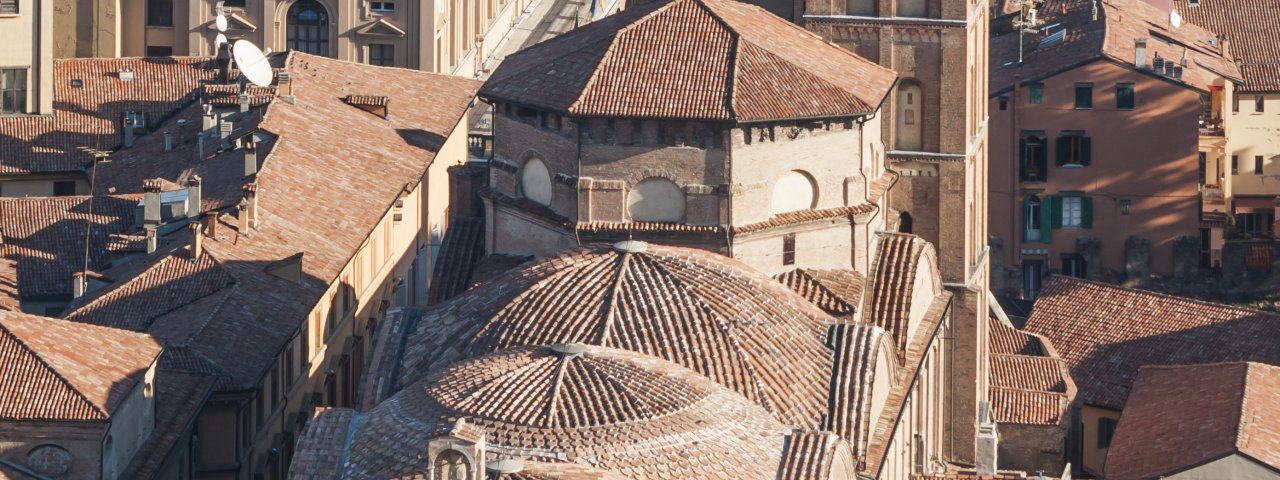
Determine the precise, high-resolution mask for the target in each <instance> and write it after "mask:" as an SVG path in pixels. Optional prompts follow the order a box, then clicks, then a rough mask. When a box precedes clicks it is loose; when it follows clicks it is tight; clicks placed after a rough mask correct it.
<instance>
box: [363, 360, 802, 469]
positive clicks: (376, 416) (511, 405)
mask: <svg viewBox="0 0 1280 480" xmlns="http://www.w3.org/2000/svg"><path fill="white" fill-rule="evenodd" d="M583 348H584V352H582V353H580V354H578V355H576V356H575V355H564V354H559V353H555V352H553V351H552V350H551V349H549V348H547V347H524V348H514V349H509V350H504V351H501V352H498V353H495V354H491V355H486V356H482V357H478V358H474V359H471V360H464V361H462V362H458V363H456V364H454V365H451V366H449V367H448V368H445V369H443V370H440V371H438V372H436V373H435V374H432V375H431V376H430V377H428V378H426V379H424V380H422V381H421V382H418V383H416V384H414V385H412V386H409V387H407V388H405V389H404V390H402V391H400V392H399V393H397V394H396V395H395V396H393V397H391V398H390V399H388V400H387V401H385V402H382V403H381V404H379V405H378V406H377V407H375V408H374V409H372V410H370V411H369V413H368V414H366V416H365V418H363V419H362V421H361V422H360V423H359V427H358V430H357V431H356V433H355V435H354V438H353V440H352V443H351V446H350V449H349V450H348V460H347V462H346V465H345V469H344V475H345V476H348V477H351V478H388V477H394V476H397V475H404V474H407V473H411V472H414V471H416V470H418V469H421V468H422V467H423V466H424V465H423V463H424V460H425V458H426V451H427V445H428V440H429V439H431V438H433V437H436V436H439V435H442V434H445V433H447V432H448V431H449V429H450V428H452V425H454V424H455V423H456V422H457V421H459V420H465V422H466V423H467V424H468V425H474V426H476V427H479V428H480V429H482V430H483V431H484V432H485V435H486V436H485V442H486V443H487V444H488V445H490V446H492V447H491V451H493V452H494V453H499V452H506V453H507V454H508V455H513V456H517V457H520V458H524V459H528V460H533V461H542V462H547V461H565V460H567V461H571V462H575V463H581V464H585V465H590V466H593V467H596V468H600V469H603V470H610V471H613V472H616V473H618V474H620V475H623V476H626V477H629V478H634V479H659V478H688V479H711V478H723V477H724V475H725V474H726V473H727V472H733V473H732V475H733V476H735V477H742V478H773V477H774V476H775V475H776V474H777V471H778V466H779V464H780V463H781V456H782V452H783V441H784V438H785V435H786V434H787V433H788V429H787V427H785V426H783V425H782V424H780V423H778V422H777V421H776V420H774V419H773V416H772V415H769V414H768V413H767V412H765V411H764V409H762V408H761V407H760V406H759V405H756V404H754V403H752V402H751V401H749V400H747V399H745V398H743V397H742V396H741V395H738V394H737V393H734V392H732V391H730V390H728V389H726V388H724V387H723V386H721V385H719V384H717V383H716V382H713V381H711V380H710V379H708V378H707V377H705V376H703V375H701V374H699V373H697V372H694V371H691V370H688V369H686V368H684V367H681V366H679V365H676V364H674V363H671V362H668V361H664V360H661V359H658V358H655V357H650V356H647V355H644V354H640V353H635V352H630V351H625V350H615V349H610V348H603V347H589V346H585V347H583ZM496 399H500V400H496ZM495 450H496V451H495Z"/></svg>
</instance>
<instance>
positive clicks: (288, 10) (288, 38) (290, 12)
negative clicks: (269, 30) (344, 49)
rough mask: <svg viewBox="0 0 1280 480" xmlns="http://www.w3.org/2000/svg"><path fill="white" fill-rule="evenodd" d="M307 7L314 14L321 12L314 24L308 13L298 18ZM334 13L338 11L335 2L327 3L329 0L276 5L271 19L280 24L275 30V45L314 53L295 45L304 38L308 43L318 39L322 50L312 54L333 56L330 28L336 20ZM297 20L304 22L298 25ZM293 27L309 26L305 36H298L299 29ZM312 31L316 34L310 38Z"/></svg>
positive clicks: (334, 52)
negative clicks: (273, 18) (276, 32)
mask: <svg viewBox="0 0 1280 480" xmlns="http://www.w3.org/2000/svg"><path fill="white" fill-rule="evenodd" d="M307 10H310V11H311V12H313V13H316V14H318V15H320V14H322V17H318V18H314V23H315V24H312V17H311V16H310V15H305V16H303V18H298V16H302V15H303V14H304V12H305V11H307ZM336 12H338V8H337V5H333V4H331V2H330V1H329V0H294V1H292V2H280V3H278V4H276V12H275V21H276V24H278V25H281V28H280V29H279V30H278V31H279V33H278V34H276V35H277V37H276V38H277V41H278V42H279V43H278V44H279V45H283V46H284V48H286V49H289V50H298V51H304V52H307V53H315V52H313V51H312V50H310V49H302V48H297V47H298V45H299V44H298V43H297V42H298V41H305V42H308V43H307V45H312V43H310V42H318V44H322V45H323V50H322V52H323V53H315V54H316V55H322V56H326V57H337V48H336V47H337V38H336V37H335V31H334V25H336V22H337V18H336ZM301 22H306V23H308V24H307V25H300V24H299V23H301ZM294 27H309V28H310V29H308V30H305V32H306V36H305V38H302V37H299V36H298V35H297V34H298V33H301V32H297V31H295V30H294ZM312 33H315V34H316V36H314V37H313V36H312V35H311V34H312Z"/></svg>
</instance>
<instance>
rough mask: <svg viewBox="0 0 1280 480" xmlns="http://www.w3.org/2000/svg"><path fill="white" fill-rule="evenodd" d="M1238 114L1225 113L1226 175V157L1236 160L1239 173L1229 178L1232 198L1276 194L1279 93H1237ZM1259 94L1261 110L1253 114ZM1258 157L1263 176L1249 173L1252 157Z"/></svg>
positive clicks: (1279, 190) (1279, 146)
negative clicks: (1227, 134) (1227, 130)
mask: <svg viewBox="0 0 1280 480" xmlns="http://www.w3.org/2000/svg"><path fill="white" fill-rule="evenodd" d="M1239 95H1240V111H1239V112H1232V113H1230V114H1229V117H1228V119H1229V121H1230V122H1231V132H1230V133H1231V136H1230V137H1229V138H1228V139H1227V152H1228V153H1227V156H1228V159H1227V162H1226V165H1227V172H1228V173H1230V167H1231V160H1230V156H1231V155H1235V156H1237V157H1239V159H1240V169H1239V172H1238V173H1237V174H1235V175H1232V176H1231V184H1232V185H1231V187H1232V194H1233V196H1238V195H1267V196H1271V195H1280V93H1267V94H1255V93H1241V94H1239ZM1255 95H1262V96H1263V103H1264V108H1263V111H1262V112H1257V111H1256V110H1255V105H1254V96H1255ZM1256 155H1262V160H1263V166H1262V169H1263V174H1262V175H1257V174H1255V173H1253V162H1254V156H1256Z"/></svg>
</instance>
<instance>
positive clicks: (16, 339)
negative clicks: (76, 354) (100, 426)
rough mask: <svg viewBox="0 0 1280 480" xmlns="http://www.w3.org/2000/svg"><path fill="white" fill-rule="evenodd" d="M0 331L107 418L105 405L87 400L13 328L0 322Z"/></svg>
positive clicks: (60, 382) (95, 410) (102, 416)
mask: <svg viewBox="0 0 1280 480" xmlns="http://www.w3.org/2000/svg"><path fill="white" fill-rule="evenodd" d="M49 321H57V320H54V319H49ZM0 332H3V333H4V334H7V335H8V336H9V338H12V339H13V341H14V342H16V344H17V345H18V347H19V348H21V349H22V350H24V351H26V352H27V354H29V355H31V357H32V358H35V359H36V361H38V362H39V364H40V366H42V367H44V370H45V371H46V372H48V373H49V374H51V375H53V378H56V379H57V380H58V383H59V384H61V385H62V386H64V387H66V388H67V389H69V390H71V392H72V393H73V394H74V395H75V397H76V398H79V399H80V401H82V402H84V403H85V404H87V405H89V407H91V408H93V411H94V412H97V413H98V415H99V416H100V418H107V416H108V415H107V412H106V407H105V406H101V405H98V404H96V403H93V401H92V400H89V397H87V396H85V395H84V393H83V392H81V391H80V389H79V388H76V386H75V384H73V383H71V381H70V380H67V378H66V377H64V376H62V373H61V372H59V371H58V369H56V368H54V367H53V365H51V364H50V363H49V361H48V360H46V359H45V358H44V356H43V355H40V353H39V352H37V351H36V350H35V349H34V348H31V346H30V345H27V342H26V341H24V340H23V339H22V336H20V335H18V334H17V333H16V332H14V331H13V329H11V328H9V326H7V325H5V324H4V322H0Z"/></svg>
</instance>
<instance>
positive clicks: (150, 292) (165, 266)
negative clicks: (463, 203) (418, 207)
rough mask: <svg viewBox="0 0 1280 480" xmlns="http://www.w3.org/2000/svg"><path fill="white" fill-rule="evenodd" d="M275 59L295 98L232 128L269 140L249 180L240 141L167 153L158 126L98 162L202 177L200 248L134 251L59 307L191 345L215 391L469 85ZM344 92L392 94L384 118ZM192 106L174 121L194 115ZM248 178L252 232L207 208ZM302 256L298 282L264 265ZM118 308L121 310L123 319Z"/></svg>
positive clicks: (124, 171) (300, 297)
mask: <svg viewBox="0 0 1280 480" xmlns="http://www.w3.org/2000/svg"><path fill="white" fill-rule="evenodd" d="M281 58H283V60H284V61H283V68H284V69H285V70H286V71H288V72H289V73H290V74H291V78H292V86H291V87H292V97H293V98H292V101H287V102H286V101H272V102H271V103H269V104H268V105H267V106H265V107H261V108H262V109H264V110H265V111H264V113H262V114H258V113H257V112H256V111H252V112H250V114H249V115H245V116H243V117H242V118H241V119H240V123H242V124H244V125H237V126H236V128H237V129H242V128H243V129H257V130H260V133H261V134H262V135H263V136H264V138H266V139H268V141H265V142H264V143H262V144H260V146H259V150H258V151H257V155H258V163H259V165H260V167H259V169H258V171H257V173H256V175H254V176H253V177H252V178H248V177H245V175H244V162H243V158H244V157H243V156H244V151H243V149H241V148H237V149H235V150H233V151H220V152H216V153H215V152H213V150H214V148H212V147H210V148H209V149H208V150H207V155H206V156H204V157H199V156H198V155H197V154H196V151H195V150H196V149H197V143H196V142H195V141H190V140H189V141H186V142H180V143H179V144H177V145H175V146H174V148H173V149H172V150H169V151H166V150H165V149H164V148H163V143H164V138H163V137H164V136H163V135H155V134H153V135H148V136H146V137H143V138H141V139H139V141H138V143H137V144H136V145H135V146H134V147H132V148H129V149H125V150H123V151H121V152H119V153H117V154H116V155H115V156H113V162H111V163H110V164H106V165H110V166H104V172H110V174H105V175H104V177H105V178H110V179H115V180H117V181H118V185H119V187H118V189H119V190H124V191H130V190H133V189H135V188H140V185H139V183H140V182H138V179H145V178H153V177H161V178H165V179H168V180H170V181H181V180H182V179H185V178H189V177H190V176H191V175H194V174H197V173H198V174H199V175H200V176H201V177H202V178H203V182H202V199H203V200H204V201H203V202H202V203H203V206H204V209H205V211H206V213H212V214H213V215H212V216H213V220H212V221H214V222H216V223H217V227H216V228H212V229H210V230H216V232H212V233H211V234H209V235H207V236H206V238H205V239H204V242H203V248H204V254H205V256H203V257H201V259H200V261H199V262H197V263H194V264H192V263H189V262H190V261H189V260H188V259H187V258H186V257H185V256H186V255H187V253H186V252H185V248H184V249H181V250H182V251H177V252H168V251H164V250H160V251H157V252H156V253H155V254H153V255H149V256H146V257H144V258H140V259H136V260H134V261H133V262H141V266H129V267H128V268H129V269H130V270H131V271H132V272H136V273H134V274H132V275H116V276H112V277H111V278H112V279H114V280H115V283H113V284H111V285H109V286H107V287H104V289H103V290H101V291H99V292H95V293H94V295H93V296H92V298H90V299H89V300H88V301H85V302H82V306H81V307H80V308H78V309H75V310H72V311H70V312H68V313H67V317H68V318H73V319H79V320H83V321H88V322H92V323H95V324H96V323H105V324H112V325H119V326H122V327H127V328H133V329H137V330H141V331H147V332H150V333H153V334H156V335H159V336H164V337H165V338H166V339H168V340H170V341H171V342H172V343H173V344H174V345H175V346H182V347H186V348H187V349H189V353H192V354H196V355H198V357H194V356H192V357H191V358H201V359H207V360H208V361H209V362H210V363H212V365H213V367H214V368H212V370H214V371H216V372H217V373H218V374H219V375H220V379H219V383H218V388H220V389H222V388H228V389H237V388H251V387H252V386H254V385H257V384H258V383H259V381H260V380H261V378H262V375H263V374H265V372H266V371H267V369H268V368H269V367H270V365H271V364H272V361H273V360H272V359H273V358H275V356H276V355H277V354H278V352H279V351H280V349H281V348H283V346H284V344H285V343H287V342H288V341H289V340H290V339H291V338H292V337H293V335H294V334H295V333H296V332H297V331H298V330H299V328H300V327H301V326H302V324H303V322H304V321H305V320H306V318H307V316H308V314H309V313H310V311H311V309H312V308H313V307H314V306H315V305H317V304H318V303H320V302H321V297H322V295H323V294H324V292H325V291H326V290H327V288H328V286H329V285H330V284H332V283H333V282H335V281H338V280H340V279H339V273H340V272H341V269H342V268H343V267H344V266H345V265H346V264H347V263H349V262H350V260H351V258H352V257H353V256H354V255H355V253H356V251H357V250H358V249H359V248H360V247H361V245H362V244H363V243H364V242H365V240H366V239H367V238H368V237H369V236H370V235H371V234H372V232H373V230H374V228H375V226H376V225H378V222H380V221H381V219H382V218H383V216H384V215H386V213H387V212H388V211H389V210H390V209H392V208H393V205H394V203H395V201H396V200H397V199H398V198H399V196H400V194H401V192H404V191H406V188H411V187H413V186H414V185H416V184H417V182H418V181H419V180H420V179H421V178H422V177H423V175H425V173H426V170H427V168H428V167H429V166H430V165H431V163H432V162H433V161H435V157H436V154H437V152H439V149H440V147H441V146H442V145H443V143H444V141H445V139H447V138H448V137H449V136H450V135H451V134H452V133H453V131H454V130H455V128H456V127H457V125H458V123H459V121H460V120H461V119H462V118H463V115H464V112H465V111H466V109H467V107H468V106H469V104H470V103H471V101H472V99H473V98H474V93H475V90H476V89H477V88H478V87H479V82H476V81H474V80H469V79H464V78H458V77H449V76H444V75H437V74H432V73H426V72H420V71H416V70H408V69H395V68H379V67H374V66H369V65H362V64H357V63H351V62H345V61H340V60H334V59H330V58H325V57H318V56H313V55H308V54H305V53H300V52H290V53H288V54H287V55H284V56H281V57H273V59H272V60H273V62H274V61H276V60H278V59H281ZM349 95H372V96H385V97H388V98H389V99H391V102H390V106H391V109H392V110H391V114H390V115H389V116H388V117H387V118H382V117H379V116H375V115H370V114H369V113H368V112H365V111H363V110H360V109H357V108H352V107H351V106H350V105H347V104H345V103H343V98H346V97H347V96H349ZM397 100H401V101H397ZM192 108H193V109H194V108H195V107H194V106H193V107H192ZM190 114H191V112H190V110H189V111H188V112H184V113H183V115H184V117H183V118H196V117H186V116H185V115H190ZM165 127H169V128H175V127H176V126H175V125H174V124H173V123H172V122H170V123H167V124H165ZM333 152H342V154H341V155H334V154H333ZM115 157H118V158H119V160H118V161H117V160H114V158H115ZM104 172H100V173H104ZM250 181H253V182H255V183H256V184H257V208H258V215H259V220H258V227H257V228H256V229H253V228H238V227H239V226H238V225H237V222H238V221H237V218H236V216H235V215H234V214H227V213H226V212H225V211H215V212H209V210H210V209H228V207H233V206H234V205H235V204H236V202H238V201H239V199H240V195H241V193H240V192H241V188H242V186H244V185H245V184H246V183H247V182H250ZM104 188H105V187H104ZM204 192H207V194H205V193H204ZM175 235H177V236H180V237H181V236H184V235H187V234H186V233H185V231H184V232H183V233H181V234H175ZM182 238H185V237H182ZM299 252H301V253H303V254H304V257H305V258H304V260H303V261H302V262H300V275H299V278H298V279H297V280H289V279H286V278H281V277H280V276H277V275H273V274H272V273H270V272H268V268H267V267H268V266H269V265H273V264H274V263H275V262H278V261H280V260H283V259H286V258H291V257H293V256H295V255H297V254H298V253H299ZM206 257H208V258H206ZM181 262H188V263H186V264H183V263H181ZM117 268H125V267H117ZM114 269H115V268H113V270H114ZM145 285H153V286H160V287H162V288H159V289H156V288H145V287H144V286H145ZM180 285H186V286H189V287H190V288H185V287H184V288H179V287H178V286H180ZM174 289H176V290H174ZM170 291H174V292H175V295H168V294H167V292H170ZM158 292H165V293H164V294H157V293H158ZM140 305H146V308H142V309H139V308H138V306H140ZM121 311H127V312H131V313H130V315H126V316H123V317H122V316H120V315H119V312H121ZM107 312H116V313H115V314H109V313H107Z"/></svg>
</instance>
